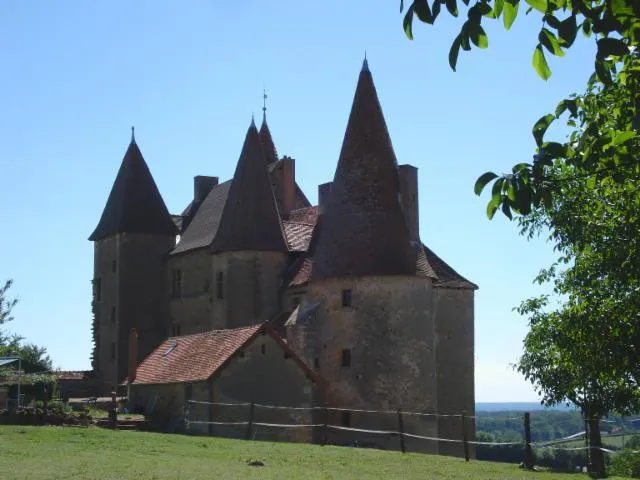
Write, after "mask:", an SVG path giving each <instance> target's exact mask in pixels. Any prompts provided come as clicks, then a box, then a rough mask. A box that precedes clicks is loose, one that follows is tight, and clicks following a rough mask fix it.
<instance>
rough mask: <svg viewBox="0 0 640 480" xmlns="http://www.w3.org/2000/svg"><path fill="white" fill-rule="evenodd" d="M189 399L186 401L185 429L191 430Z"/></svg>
mask: <svg viewBox="0 0 640 480" xmlns="http://www.w3.org/2000/svg"><path fill="white" fill-rule="evenodd" d="M189 414H190V412H189V400H185V401H184V429H185V430H186V431H188V430H189Z"/></svg>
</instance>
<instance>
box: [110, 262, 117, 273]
mask: <svg viewBox="0 0 640 480" xmlns="http://www.w3.org/2000/svg"><path fill="white" fill-rule="evenodd" d="M117 270H118V262H117V261H115V260H114V261H113V262H111V271H112V272H113V273H116V271H117Z"/></svg>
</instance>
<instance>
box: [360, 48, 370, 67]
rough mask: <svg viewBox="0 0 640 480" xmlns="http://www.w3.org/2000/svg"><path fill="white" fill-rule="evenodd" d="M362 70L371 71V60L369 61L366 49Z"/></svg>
mask: <svg viewBox="0 0 640 480" xmlns="http://www.w3.org/2000/svg"><path fill="white" fill-rule="evenodd" d="M362 71H363V72H368V71H369V62H367V51H366V50H365V51H364V61H363V62H362Z"/></svg>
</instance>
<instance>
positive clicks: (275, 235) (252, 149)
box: [211, 121, 287, 252]
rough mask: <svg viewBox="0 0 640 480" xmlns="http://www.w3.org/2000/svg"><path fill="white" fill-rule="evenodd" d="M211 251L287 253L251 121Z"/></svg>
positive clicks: (255, 129)
mask: <svg viewBox="0 0 640 480" xmlns="http://www.w3.org/2000/svg"><path fill="white" fill-rule="evenodd" d="M211 249H212V251H214V252H220V251H238V250H261V251H287V245H286V242H285V238H284V233H283V230H282V223H281V220H280V214H279V213H278V207H277V205H276V200H275V197H274V195H273V190H272V189H271V179H270V178H269V173H268V171H267V165H266V163H265V156H264V151H263V150H262V145H261V143H260V138H259V134H258V129H257V128H256V126H255V123H253V121H252V122H251V126H250V127H249V129H248V130H247V135H246V137H245V141H244V145H243V146H242V152H241V153H240V159H239V160H238V164H237V166H236V170H235V173H234V175H233V179H232V180H231V186H230V187H229V193H228V195H227V200H226V202H225V205H224V209H223V211H222V218H221V219H220V223H219V226H218V231H217V232H216V234H215V237H214V239H213V243H212V245H211Z"/></svg>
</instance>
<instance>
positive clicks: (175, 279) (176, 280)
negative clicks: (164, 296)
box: [171, 268, 182, 298]
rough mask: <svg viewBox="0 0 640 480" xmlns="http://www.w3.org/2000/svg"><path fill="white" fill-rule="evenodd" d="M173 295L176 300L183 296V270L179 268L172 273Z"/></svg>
mask: <svg viewBox="0 0 640 480" xmlns="http://www.w3.org/2000/svg"><path fill="white" fill-rule="evenodd" d="M171 294H172V295H173V297H175V298H179V297H181V296H182V270H180V269H179V268H176V269H174V270H173V272H172V277H171Z"/></svg>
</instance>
